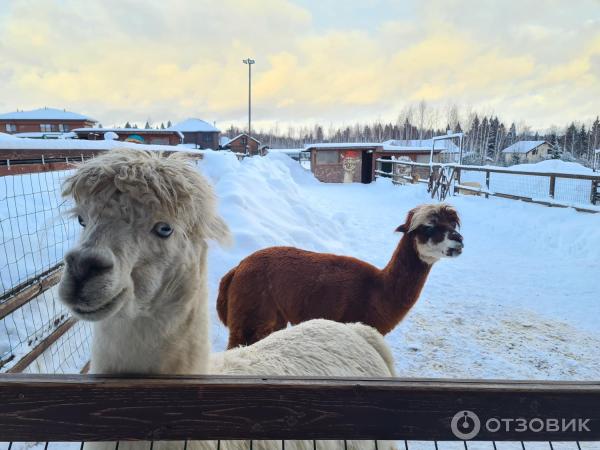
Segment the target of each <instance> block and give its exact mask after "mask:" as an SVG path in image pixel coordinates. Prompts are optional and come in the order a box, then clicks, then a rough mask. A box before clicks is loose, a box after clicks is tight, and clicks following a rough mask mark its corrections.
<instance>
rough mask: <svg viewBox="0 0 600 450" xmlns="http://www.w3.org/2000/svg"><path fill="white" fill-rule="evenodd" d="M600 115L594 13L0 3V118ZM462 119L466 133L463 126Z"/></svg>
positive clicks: (515, 0) (280, 1)
mask: <svg viewBox="0 0 600 450" xmlns="http://www.w3.org/2000/svg"><path fill="white" fill-rule="evenodd" d="M247 57H252V58H253V59H254V60H255V61H256V64H255V65H253V67H252V70H253V73H252V94H253V101H252V105H253V111H252V116H253V127H257V128H263V129H266V128H269V127H274V126H277V127H278V129H280V130H282V131H285V128H286V127H288V126H290V125H309V124H313V123H317V122H319V123H321V124H324V125H326V126H327V125H329V124H333V125H344V124H351V123H354V122H363V123H365V122H372V121H375V120H386V121H395V120H396V119H397V118H398V116H399V114H400V113H401V111H402V110H403V109H404V110H405V109H406V107H407V106H408V105H410V104H417V103H418V102H420V101H422V100H424V101H425V102H426V103H427V105H429V106H430V107H431V108H436V109H438V110H439V111H440V114H439V115H438V116H437V118H436V120H437V121H439V124H440V125H442V126H445V123H443V122H445V119H446V118H445V116H444V111H448V110H449V109H450V108H451V105H454V104H456V105H458V106H459V110H460V111H461V113H462V114H463V116H465V117H466V114H467V112H468V111H480V112H483V113H492V114H497V115H498V116H500V117H501V118H503V119H504V120H505V121H508V122H510V121H515V122H517V123H521V122H527V123H528V124H530V125H531V126H532V127H534V128H535V129H539V130H543V129H547V128H548V127H550V126H552V125H557V126H560V127H562V126H564V125H566V124H567V122H570V121H572V120H576V121H580V122H584V123H586V122H590V121H591V120H593V118H595V117H596V115H598V114H600V0H575V1H570V2H568V1H558V0H543V1H540V0H538V1H532V0H503V1H501V2H500V1H487V0H423V1H418V0H405V1H400V0H396V1H392V0H360V1H353V0H347V1H343V2H342V1H333V0H296V1H288V0H264V1H258V0H257V1H249V0H219V1H218V2H217V1H210V0H171V1H164V0H161V1H159V0H147V1H136V0H101V1H100V0H86V1H85V2H82V1H80V0H0V92H1V95H0V112H9V111H14V110H17V109H33V108H38V107H43V106H48V107H57V108H65V109H67V110H71V111H75V112H80V113H83V114H87V115H89V116H91V117H93V118H95V119H97V120H98V121H100V122H101V123H102V124H103V125H105V126H109V125H115V124H116V125H122V124H124V122H125V121H130V122H138V124H143V123H144V122H145V121H150V122H151V123H153V124H158V123H160V122H161V121H165V122H166V121H167V120H171V121H173V122H176V121H178V120H183V119H185V118H187V117H199V118H202V119H204V120H207V121H209V122H211V123H212V122H216V124H217V126H218V127H219V128H221V129H225V128H227V127H228V126H229V125H230V124H236V125H241V126H243V125H244V124H245V123H246V121H247V108H248V66H247V65H244V64H243V63H242V59H244V58H247ZM463 120H464V118H463Z"/></svg>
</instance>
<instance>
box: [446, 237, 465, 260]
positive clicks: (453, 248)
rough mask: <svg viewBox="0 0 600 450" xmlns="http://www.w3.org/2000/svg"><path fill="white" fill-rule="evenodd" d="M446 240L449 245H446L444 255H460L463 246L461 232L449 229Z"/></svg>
mask: <svg viewBox="0 0 600 450" xmlns="http://www.w3.org/2000/svg"><path fill="white" fill-rule="evenodd" d="M448 240H449V241H450V245H449V246H448V250H447V251H446V255H447V256H450V257H453V256H458V255H460V254H461V253H462V251H463V248H464V247H465V245H464V243H463V237H462V234H460V233H459V232H458V231H450V232H449V233H448Z"/></svg>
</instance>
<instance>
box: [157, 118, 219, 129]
mask: <svg viewBox="0 0 600 450" xmlns="http://www.w3.org/2000/svg"><path fill="white" fill-rule="evenodd" d="M167 130H175V131H181V132H183V133H197V132H217V133H218V132H220V131H221V130H219V129H218V128H216V127H214V126H213V125H211V124H210V123H208V122H206V121H204V120H201V119H195V118H190V119H186V120H184V121H183V122H179V123H176V124H175V125H173V126H171V127H169V128H167Z"/></svg>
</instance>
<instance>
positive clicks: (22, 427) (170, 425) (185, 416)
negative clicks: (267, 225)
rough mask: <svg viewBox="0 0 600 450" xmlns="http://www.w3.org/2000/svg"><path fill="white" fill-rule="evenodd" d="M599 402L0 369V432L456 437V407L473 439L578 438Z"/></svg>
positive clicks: (42, 436) (508, 392)
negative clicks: (467, 415)
mask: <svg viewBox="0 0 600 450" xmlns="http://www.w3.org/2000/svg"><path fill="white" fill-rule="evenodd" d="M598 404H600V384H599V383H574V382H573V383H570V382H562V383H560V382H542V381H535V382H498V381H477V380H472V381H469V380H462V381H456V380H403V379H391V378H390V379H335V378H332V379H319V378H314V379H296V378H289V377H283V378H270V377H260V378H259V377H254V378H253V377H211V376H199V377H167V378H159V377H153V378H145V379H134V378H119V377H106V376H102V377H100V376H87V377H86V376H82V375H70V376H57V375H54V376H53V375H48V376H41V375H35V376H0V441H81V440H87V441H93V440H117V439H119V440H135V439H145V440H150V439H153V440H171V439H172V440H179V439H199V440H200V439H412V440H456V437H455V436H454V435H453V433H452V429H451V421H452V419H453V417H455V416H456V415H457V414H459V417H462V414H461V412H462V411H464V410H469V411H473V412H475V413H476V414H477V416H478V418H479V420H480V422H481V430H480V432H479V434H478V435H477V436H476V439H477V440H496V441H501V440H526V441H529V440H532V441H548V440H554V441H572V440H579V441H589V440H600V408H598ZM500 419H514V420H516V419H523V420H525V421H526V423H530V421H531V420H535V421H538V420H541V421H544V423H547V421H548V420H554V419H559V420H561V419H565V420H566V421H570V420H571V419H576V420H577V419H582V420H585V422H584V423H585V426H586V428H587V429H589V430H590V431H586V430H585V429H582V430H583V431H573V430H571V429H567V430H564V429H561V430H559V431H552V430H551V429H544V430H540V431H534V430H529V429H528V428H527V429H526V430H525V431H518V429H517V428H516V424H515V423H513V426H512V427H511V428H509V430H508V431H505V430H504V428H502V431H494V430H493V429H494V428H495V426H494V427H491V428H490V426H489V424H490V423H492V424H494V425H495V424H496V422H490V420H491V421H498V420H500ZM503 423H504V422H503ZM531 423H534V422H531ZM535 424H536V425H538V424H539V422H535ZM561 428H563V427H562V426H561ZM579 428H581V427H579ZM536 430H537V427H536Z"/></svg>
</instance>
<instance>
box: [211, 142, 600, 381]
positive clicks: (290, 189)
mask: <svg viewBox="0 0 600 450" xmlns="http://www.w3.org/2000/svg"><path fill="white" fill-rule="evenodd" d="M200 167H201V170H202V172H203V173H205V174H206V175H207V176H209V178H210V179H211V180H212V182H213V184H214V185H215V188H216V190H217V193H218V196H219V198H220V210H221V212H222V214H223V216H224V217H225V219H226V221H227V222H228V223H229V225H230V227H231V229H232V231H233V233H234V236H235V245H234V247H233V248H230V249H220V248H217V247H214V248H213V249H212V253H211V256H210V267H209V272H210V292H211V294H210V301H211V305H212V306H211V310H212V312H213V325H214V328H213V344H214V347H215V349H216V350H222V349H224V348H225V346H226V341H227V330H226V329H225V328H224V327H223V326H222V325H221V324H220V323H219V321H218V318H217V315H216V311H215V308H214V303H215V298H216V293H217V288H218V282H219V280H220V278H221V276H222V275H224V274H225V273H226V272H227V271H228V270H229V269H230V268H231V267H233V266H234V265H236V264H237V262H238V261H239V260H240V259H242V258H243V257H245V256H246V255H248V254H250V253H252V252H253V251H256V250H258V249H260V248H264V247H268V246H272V245H292V246H296V247H300V248H304V249H309V250H316V251H326V252H332V253H337V254H345V255H352V256H355V257H358V258H361V259H364V260H365V261H368V262H370V263H372V264H374V265H376V266H377V267H383V266H384V265H385V264H386V263H387V261H388V259H389V258H390V256H391V254H392V251H393V249H394V248H395V246H396V244H397V242H398V240H399V239H400V235H398V234H395V233H393V230H394V229H395V228H396V227H397V226H398V225H399V224H400V223H402V222H403V220H404V217H405V215H406V212H407V211H408V210H409V209H411V208H412V207H414V206H416V205H418V204H421V203H427V202H431V199H430V198H429V196H428V194H427V192H426V191H425V187H424V186H422V185H409V186H393V185H392V184H391V183H390V182H389V181H388V180H384V179H380V180H378V181H377V182H376V183H373V184H370V185H363V184H348V185H342V184H323V183H319V182H318V181H316V180H315V179H314V178H313V177H312V175H311V174H310V172H307V171H306V170H304V169H302V168H301V167H300V166H299V164H298V163H297V162H295V161H292V160H290V159H289V158H287V157H285V156H282V155H269V156H267V157H265V158H250V159H246V160H244V161H242V162H238V161H237V160H236V159H235V157H233V155H227V154H217V153H208V154H206V155H205V160H204V161H202V162H201V163H200ZM449 202H450V203H452V204H453V205H454V206H456V208H457V209H458V210H459V212H460V214H461V216H462V220H463V226H462V234H463V235H464V237H465V251H464V253H463V255H462V256H460V257H459V258H457V259H453V260H442V261H441V262H439V263H438V264H436V265H435V266H434V268H433V270H432V272H431V275H430V277H429V279H428V281H427V283H426V285H425V289H424V291H423V293H422V295H421V298H420V300H419V302H418V303H417V304H416V306H415V307H414V309H413V310H412V312H411V313H410V314H409V315H408V317H407V318H406V319H405V320H404V321H403V322H402V323H401V324H400V325H399V326H398V327H397V328H396V329H395V330H394V331H393V332H392V333H390V334H389V335H388V336H387V337H386V339H387V341H388V343H389V344H390V345H391V346H392V347H393V351H394V356H395V358H396V366H397V370H398V375H399V376H410V377H448V378H509V379H568V380H597V379H598V378H599V377H600V352H598V348H600V324H599V323H598V320H599V317H600V301H599V299H600V282H599V281H598V274H599V273H600V258H599V257H598V249H599V248H600V216H598V215H593V214H585V213H579V212H576V211H574V210H572V209H562V208H556V209H555V208H548V207H545V206H541V205H535V204H527V203H522V202H518V201H513V200H505V199H497V198H490V199H487V200H486V199H484V198H479V197H472V196H457V197H451V198H450V199H449Z"/></svg>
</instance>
